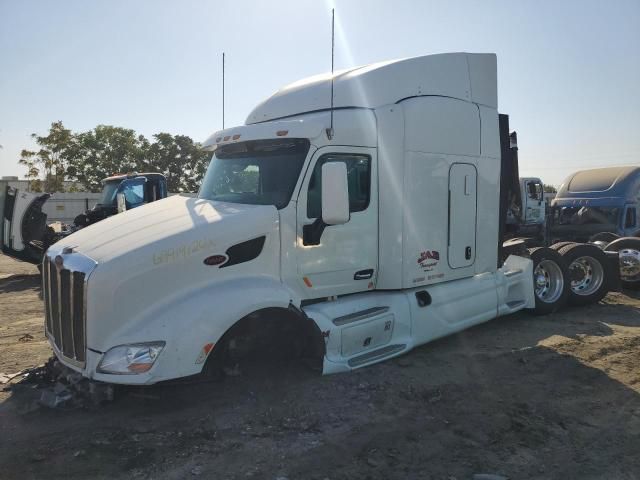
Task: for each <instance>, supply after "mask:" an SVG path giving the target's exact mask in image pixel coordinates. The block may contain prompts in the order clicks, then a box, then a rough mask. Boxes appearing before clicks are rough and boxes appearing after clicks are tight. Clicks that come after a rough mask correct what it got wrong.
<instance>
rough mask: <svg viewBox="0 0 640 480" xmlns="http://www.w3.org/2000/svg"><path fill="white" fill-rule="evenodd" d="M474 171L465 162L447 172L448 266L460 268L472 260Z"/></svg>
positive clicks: (474, 221)
mask: <svg viewBox="0 0 640 480" xmlns="http://www.w3.org/2000/svg"><path fill="white" fill-rule="evenodd" d="M477 179H478V171H477V170H476V167H475V166H474V165H471V164H469V163H454V164H453V165H451V169H450V170H449V266H450V267H451V268H462V267H469V266H471V265H473V263H474V262H475V259H476V207H477V194H476V184H477Z"/></svg>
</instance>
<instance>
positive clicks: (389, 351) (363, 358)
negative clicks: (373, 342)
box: [348, 344, 406, 367]
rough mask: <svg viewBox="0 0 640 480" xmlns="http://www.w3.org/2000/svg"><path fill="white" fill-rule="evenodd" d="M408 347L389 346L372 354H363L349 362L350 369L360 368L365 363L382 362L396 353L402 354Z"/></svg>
mask: <svg viewBox="0 0 640 480" xmlns="http://www.w3.org/2000/svg"><path fill="white" fill-rule="evenodd" d="M405 347H406V345H405V344H398V345H387V346H386V347H382V348H378V349H376V350H372V351H371V352H367V353H363V354H362V355H358V356H357V357H353V358H352V359H350V360H349V362H348V363H349V366H350V367H358V366H360V365H363V364H365V363H369V362H373V361H374V360H380V359H382V358H385V357H388V356H391V355H393V354H394V353H398V352H401V351H402V350H404V349H405Z"/></svg>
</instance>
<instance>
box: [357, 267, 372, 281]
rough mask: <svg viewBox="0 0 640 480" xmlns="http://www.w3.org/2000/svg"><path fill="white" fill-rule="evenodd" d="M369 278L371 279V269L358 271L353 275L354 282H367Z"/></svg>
mask: <svg viewBox="0 0 640 480" xmlns="http://www.w3.org/2000/svg"><path fill="white" fill-rule="evenodd" d="M371 277H373V268H368V269H366V270H360V271H359V272H356V273H354V275H353V279H354V280H369V279H370V278H371Z"/></svg>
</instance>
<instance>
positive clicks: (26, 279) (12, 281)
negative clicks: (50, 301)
mask: <svg viewBox="0 0 640 480" xmlns="http://www.w3.org/2000/svg"><path fill="white" fill-rule="evenodd" d="M40 289H41V277H40V274H38V273H35V274H31V275H30V274H21V275H10V276H8V277H4V278H0V293H12V292H13V293H15V292H24V291H25V290H35V291H40Z"/></svg>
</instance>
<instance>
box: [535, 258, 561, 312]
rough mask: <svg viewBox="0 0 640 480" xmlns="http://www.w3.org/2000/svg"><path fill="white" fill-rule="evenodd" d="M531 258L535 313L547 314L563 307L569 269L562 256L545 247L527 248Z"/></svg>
mask: <svg viewBox="0 0 640 480" xmlns="http://www.w3.org/2000/svg"><path fill="white" fill-rule="evenodd" d="M529 256H530V258H531V260H533V288H534V296H535V299H536V308H535V310H534V311H533V313H534V314H536V315H547V314H549V313H553V312H555V311H557V310H558V309H560V308H562V307H564V306H565V305H566V303H567V298H568V296H569V285H568V283H567V279H568V278H569V270H568V268H567V263H566V261H565V260H564V258H562V256H561V255H560V254H559V253H558V252H556V251H555V250H552V249H551V248H547V247H537V248H532V249H530V250H529Z"/></svg>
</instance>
